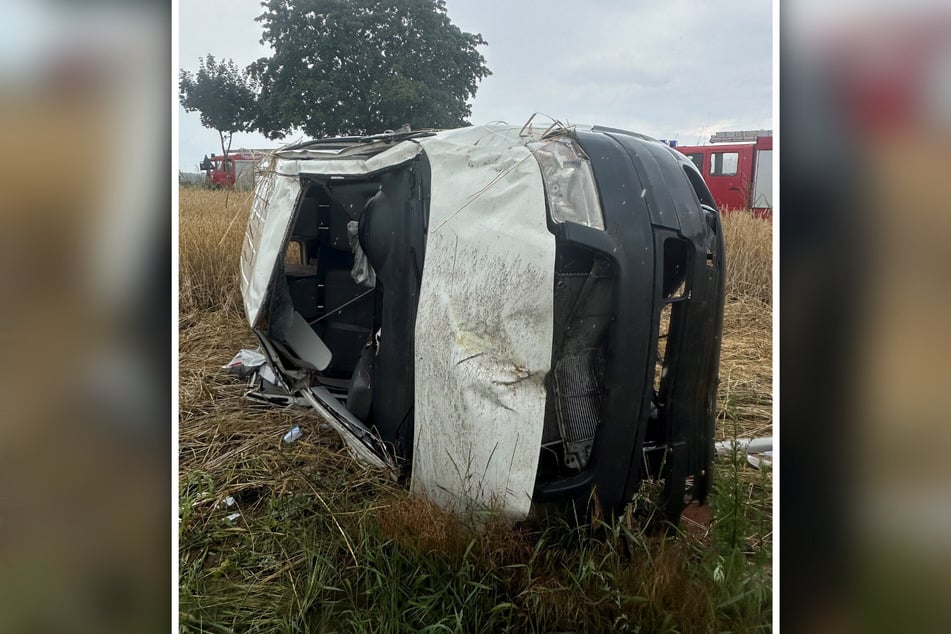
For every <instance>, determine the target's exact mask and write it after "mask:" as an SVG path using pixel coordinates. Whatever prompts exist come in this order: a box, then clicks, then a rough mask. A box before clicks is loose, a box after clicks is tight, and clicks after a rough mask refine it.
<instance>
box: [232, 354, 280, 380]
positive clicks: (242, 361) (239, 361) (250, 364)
mask: <svg viewBox="0 0 951 634" xmlns="http://www.w3.org/2000/svg"><path fill="white" fill-rule="evenodd" d="M266 362H267V358H265V356H264V355H263V354H261V353H260V352H259V351H257V350H248V349H246V348H242V349H241V350H239V351H238V354H236V355H234V358H233V359H231V361H229V362H228V364H227V365H223V366H221V368H222V369H223V370H227V371H228V372H231V373H232V374H237V375H238V376H241V377H245V376H248V375H249V374H251V372H253V371H254V370H255V369H256V368H259V367H261V366H262V365H264V364H265V363H266ZM265 367H266V366H265ZM268 369H269V370H270V368H268ZM272 374H273V373H272Z"/></svg>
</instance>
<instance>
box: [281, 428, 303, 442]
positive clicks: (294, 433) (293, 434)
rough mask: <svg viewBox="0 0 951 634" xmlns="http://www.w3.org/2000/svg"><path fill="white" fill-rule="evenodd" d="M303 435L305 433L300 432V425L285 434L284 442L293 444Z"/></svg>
mask: <svg viewBox="0 0 951 634" xmlns="http://www.w3.org/2000/svg"><path fill="white" fill-rule="evenodd" d="M302 435H303V432H302V431H301V430H300V426H299V425H294V426H293V427H291V428H290V430H289V431H288V432H287V433H286V434H284V442H286V443H292V442H294V441H295V440H297V439H298V438H300V437H301V436H302Z"/></svg>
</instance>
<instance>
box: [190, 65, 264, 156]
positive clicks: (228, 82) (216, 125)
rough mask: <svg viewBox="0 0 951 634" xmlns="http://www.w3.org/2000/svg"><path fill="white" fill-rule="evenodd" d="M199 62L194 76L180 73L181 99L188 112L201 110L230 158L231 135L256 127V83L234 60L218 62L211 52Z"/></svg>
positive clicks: (206, 124) (206, 123)
mask: <svg viewBox="0 0 951 634" xmlns="http://www.w3.org/2000/svg"><path fill="white" fill-rule="evenodd" d="M198 64H199V66H198V72H197V73H195V74H194V75H193V74H192V73H190V72H188V71H186V70H182V71H181V72H180V73H179V76H178V86H179V101H180V103H181V104H182V106H183V107H184V108H185V111H186V112H195V111H198V112H199V113H201V124H202V125H203V126H205V127H206V128H211V129H213V130H217V132H218V136H219V138H220V139H221V153H222V154H223V155H224V156H225V158H227V156H228V152H229V151H231V137H232V135H233V134H234V133H235V132H247V131H250V130H251V129H253V128H252V122H253V121H254V120H255V119H256V112H257V95H256V92H255V89H254V82H253V80H252V79H251V77H250V76H249V75H248V73H247V72H246V71H244V70H242V69H240V68H238V66H237V65H235V63H234V61H233V60H231V59H228V60H222V61H220V62H219V61H217V60H216V59H215V57H214V56H213V55H210V54H209V55H208V56H207V57H206V58H205V59H203V60H199V62H198Z"/></svg>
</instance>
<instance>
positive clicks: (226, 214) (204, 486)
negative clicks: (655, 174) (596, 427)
mask: <svg viewBox="0 0 951 634" xmlns="http://www.w3.org/2000/svg"><path fill="white" fill-rule="evenodd" d="M250 196H251V194H248V193H234V192H231V193H228V192H224V191H207V190H201V189H182V190H181V192H180V210H181V213H180V276H181V278H180V281H181V285H180V286H181V289H180V351H179V354H180V360H179V364H180V385H179V391H180V427H179V460H180V473H179V514H180V518H181V521H180V524H179V535H180V564H179V566H180V567H179V574H180V615H181V629H182V631H185V632H205V631H241V632H274V631H288V632H289V631H407V632H415V631H420V630H422V629H424V628H429V629H432V630H448V631H504V630H513V631H522V630H529V631H553V630H561V631H564V630H572V631H578V630H580V631H625V630H630V631H633V630H635V629H640V630H641V631H651V632H664V631H680V632H714V631H724V630H731V631H753V630H762V629H768V628H769V623H770V619H771V612H770V610H771V594H772V593H771V587H772V582H771V574H770V564H771V559H772V548H771V508H772V505H771V490H772V487H771V476H770V474H769V472H763V471H756V470H753V469H751V468H749V467H747V466H746V465H745V462H744V461H743V459H742V457H738V456H734V457H731V458H726V459H721V460H719V461H718V463H717V467H716V468H717V472H716V476H717V479H716V485H715V487H716V491H715V495H714V496H713V499H712V501H711V508H712V512H713V519H712V521H711V522H710V523H709V525H703V526H700V525H696V526H695V525H692V524H691V523H690V522H689V521H685V528H686V529H687V530H686V531H685V532H684V533H683V534H681V535H677V536H673V537H667V538H664V537H660V536H657V535H652V534H647V533H645V532H644V531H643V530H642V529H641V528H640V527H639V526H638V525H637V524H636V523H634V522H633V520H632V518H630V517H626V518H624V520H623V521H621V522H618V523H617V524H615V525H613V526H596V527H594V528H581V529H578V528H571V527H569V526H567V525H564V524H555V525H552V526H546V527H541V528H534V529H531V530H529V529H527V528H513V527H510V526H508V525H505V524H503V523H501V522H490V524H489V525H488V527H487V528H486V529H485V530H484V531H474V530H472V528H471V527H470V526H468V525H467V524H466V523H465V522H463V521H460V520H459V519H458V518H455V517H453V516H449V515H447V514H446V513H445V512H444V511H442V510H441V509H438V508H435V507H433V506H432V505H430V504H428V503H426V502H425V501H422V500H418V499H413V498H411V497H410V496H409V495H408V494H407V493H406V492H405V491H404V490H403V489H401V488H400V487H398V486H397V485H395V484H393V483H391V482H389V481H387V480H385V479H384V478H382V477H380V475H379V474H377V473H375V472H374V471H372V470H370V469H367V468H364V467H362V466H361V465H360V464H358V463H356V462H355V461H354V460H352V459H351V458H350V456H349V454H348V453H347V452H346V450H345V449H344V448H343V446H342V443H341V442H340V440H339V439H338V438H337V436H336V435H335V434H334V433H333V432H332V431H329V430H323V429H321V427H320V425H319V421H318V420H317V419H316V418H315V417H314V415H312V414H309V413H307V412H305V411H300V410H281V409H278V408H257V407H253V406H251V405H250V404H249V403H248V402H247V401H246V400H245V399H244V398H243V396H242V394H243V391H244V384H243V382H242V381H241V380H239V379H236V378H235V377H233V376H231V375H229V374H227V373H226V372H225V371H223V370H221V369H220V368H221V366H222V365H223V364H225V363H227V362H228V361H229V360H230V359H231V357H232V356H233V355H234V353H235V352H236V351H237V350H238V349H239V348H242V347H251V348H253V347H255V346H256V342H255V340H254V338H253V336H252V335H251V333H250V332H249V330H248V328H247V323H246V322H245V320H244V315H243V310H242V308H241V302H240V294H239V291H238V287H237V279H238V273H237V266H238V254H239V250H240V244H241V240H242V239H243V235H244V228H245V223H246V220H247V214H248V209H249V206H250V200H251V198H250ZM724 233H725V236H726V240H727V247H728V266H729V274H728V286H729V288H728V300H727V307H726V318H725V327H724V339H723V347H722V361H721V389H720V398H719V410H720V411H719V418H720V420H721V425H720V430H719V435H720V437H721V438H730V437H734V436H747V435H756V436H762V435H771V433H772V427H771V424H772V413H771V407H772V405H771V403H772V398H771V393H772V367H771V353H772V351H771V346H772V334H771V303H770V298H771V291H770V288H771V286H770V285H771V274H770V271H771V244H770V240H771V225H770V223H769V222H768V221H763V220H760V219H756V218H753V217H752V216H751V215H749V214H743V213H734V214H732V215H731V216H729V217H727V218H725V219H724ZM295 424H297V425H300V426H301V429H302V430H303V432H304V433H303V436H302V437H301V439H300V440H298V441H297V442H296V443H294V444H292V445H282V443H281V437H282V436H283V434H284V433H285V432H286V431H287V430H288V429H289V428H290V427H291V426H293V425H295ZM229 496H230V497H231V498H233V499H234V504H233V505H232V506H230V507H226V506H225V504H224V500H225V498H227V497H229ZM233 513H240V516H238V517H236V518H234V519H231V520H229V519H228V516H229V515H231V514H233Z"/></svg>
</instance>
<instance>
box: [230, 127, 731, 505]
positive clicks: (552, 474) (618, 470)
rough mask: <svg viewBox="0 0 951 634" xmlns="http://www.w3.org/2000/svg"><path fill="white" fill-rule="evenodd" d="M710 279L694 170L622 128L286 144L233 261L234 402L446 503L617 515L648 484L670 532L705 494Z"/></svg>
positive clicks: (471, 131) (715, 301)
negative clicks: (242, 339)
mask: <svg viewBox="0 0 951 634" xmlns="http://www.w3.org/2000/svg"><path fill="white" fill-rule="evenodd" d="M724 266H725V263H724V250H723V241H722V236H721V231H720V219H719V214H718V212H717V209H716V207H715V204H714V202H713V199H712V197H711V196H710V193H709V191H708V190H707V188H706V186H705V185H704V183H703V180H702V178H701V176H700V174H699V173H698V172H697V170H696V168H695V167H694V165H693V164H692V163H691V162H690V160H689V159H687V158H686V157H685V156H683V155H682V154H680V153H678V152H676V151H674V150H671V149H670V148H669V147H667V146H666V145H664V144H662V143H659V142H657V141H654V140H652V139H650V138H648V137H645V136H642V135H638V134H633V133H630V132H625V131H622V130H616V129H610V128H600V127H596V126H595V127H591V126H587V127H581V126H575V127H572V128H564V127H560V126H555V127H553V128H549V129H547V130H541V129H538V128H532V127H530V125H526V127H522V128H519V127H511V126H506V125H490V126H475V127H467V128H461V129H455V130H444V131H439V132H409V133H403V134H383V135H378V136H373V137H361V138H354V137H346V138H333V139H323V140H317V141H311V142H307V143H303V144H299V145H296V146H291V147H289V148H286V149H284V150H281V151H279V152H277V153H276V154H275V155H274V156H272V157H271V159H270V163H269V165H268V169H267V170H266V173H265V174H264V175H263V177H262V178H261V179H260V181H259V183H258V186H257V189H256V195H255V200H254V203H253V209H252V212H251V218H250V222H249V225H248V229H247V239H246V242H245V244H244V249H243V253H242V255H241V276H242V279H241V289H242V294H243V298H244V306H245V310H246V312H247V317H248V321H249V323H250V326H251V328H252V330H253V331H254V333H255V334H256V336H257V338H258V339H259V341H260V344H261V349H262V351H263V352H264V354H265V356H266V357H267V359H268V363H267V366H266V369H267V372H266V373H265V372H259V373H258V374H257V375H256V376H255V377H254V379H253V381H254V382H255V383H254V384H255V385H256V389H255V390H254V392H253V394H252V395H253V396H255V397H256V398H261V399H265V400H274V401H278V402H286V401H287V399H291V400H296V401H297V402H303V403H306V404H309V405H310V406H312V407H313V408H314V409H315V410H317V412H319V413H320V414H321V415H322V416H323V418H325V419H326V420H327V421H328V422H330V424H332V425H333V426H334V428H335V429H336V430H337V431H338V433H339V434H340V435H341V436H342V437H343V439H344V440H345V441H346V442H347V444H348V445H349V446H350V447H351V448H352V449H353V451H354V452H355V453H356V455H357V456H358V457H359V458H360V459H362V460H363V461H365V462H367V463H369V464H371V465H375V466H377V467H379V468H383V469H388V470H390V471H391V472H392V473H393V475H394V477H397V478H400V479H402V480H408V481H409V483H410V486H411V488H412V489H413V490H414V491H416V492H418V493H420V494H423V495H426V496H428V497H430V498H432V499H433V500H435V501H437V502H438V503H440V504H443V505H445V506H447V507H449V508H454V509H482V508H491V509H496V510H501V511H503V512H504V513H505V514H507V515H508V516H509V517H511V518H514V519H521V518H526V517H528V516H530V515H534V514H537V513H541V512H543V511H544V512H549V511H551V509H553V508H555V509H567V508H571V507H572V506H574V507H575V508H577V509H579V510H581V511H582V512H583V510H584V509H585V508H587V506H588V504H589V503H590V502H591V501H592V500H593V499H594V496H593V494H594V495H596V498H597V500H598V503H599V504H600V507H601V508H602V509H603V510H604V511H605V512H607V513H619V512H621V511H622V510H623V509H624V507H625V506H626V505H627V504H628V503H629V502H630V501H631V500H632V499H633V498H634V496H635V494H636V493H637V492H638V491H639V489H640V487H641V484H642V482H644V481H654V482H658V483H660V482H662V483H663V485H662V486H657V487H656V489H657V490H660V491H662V492H661V493H660V494H659V495H660V499H659V500H658V501H659V502H660V503H661V504H662V506H663V508H665V509H666V511H667V515H668V516H669V517H670V518H671V519H674V520H676V519H677V518H679V516H680V513H681V511H682V510H683V508H684V507H685V505H686V504H687V503H689V502H691V501H694V500H699V501H701V502H702V501H703V500H704V499H705V497H706V495H707V492H708V491H709V487H710V463H711V459H712V457H713V453H714V452H713V432H714V421H715V400H716V399H715V395H716V386H717V370H718V363H719V349H720V334H721V328H722V314H723V285H724Z"/></svg>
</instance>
